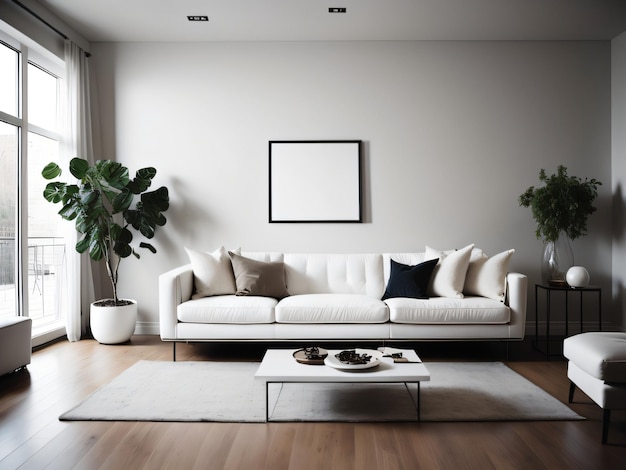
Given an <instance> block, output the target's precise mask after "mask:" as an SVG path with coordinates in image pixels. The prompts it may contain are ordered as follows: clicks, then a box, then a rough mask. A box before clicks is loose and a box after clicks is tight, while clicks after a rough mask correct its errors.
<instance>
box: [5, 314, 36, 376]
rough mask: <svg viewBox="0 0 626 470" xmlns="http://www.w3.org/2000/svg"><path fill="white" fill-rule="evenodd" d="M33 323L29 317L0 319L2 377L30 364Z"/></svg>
mask: <svg viewBox="0 0 626 470" xmlns="http://www.w3.org/2000/svg"><path fill="white" fill-rule="evenodd" d="M32 323H33V321H32V320H31V319H30V318H27V317H9V318H5V319H0V375H4V374H8V373H9V372H13V371H14V370H16V369H19V368H21V367H24V366H25V365H26V364H30V355H31V351H32V347H31V329H32Z"/></svg>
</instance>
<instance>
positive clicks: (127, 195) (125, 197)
mask: <svg viewBox="0 0 626 470" xmlns="http://www.w3.org/2000/svg"><path fill="white" fill-rule="evenodd" d="M134 197H135V195H134V194H133V193H132V192H130V191H128V190H127V189H124V190H123V191H122V192H121V193H119V194H118V195H117V196H115V199H113V213H114V214H117V213H120V212H124V211H125V210H126V209H128V208H129V207H130V205H131V203H132V202H133V199H134Z"/></svg>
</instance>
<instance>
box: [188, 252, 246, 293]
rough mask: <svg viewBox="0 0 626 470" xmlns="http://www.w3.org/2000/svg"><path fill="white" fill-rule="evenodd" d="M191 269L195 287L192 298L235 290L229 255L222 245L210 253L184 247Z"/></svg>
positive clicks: (233, 291)
mask: <svg viewBox="0 0 626 470" xmlns="http://www.w3.org/2000/svg"><path fill="white" fill-rule="evenodd" d="M185 251H187V256H189V260H190V262H191V268H192V269H193V282H194V286H195V288H196V291H195V293H194V294H193V295H192V297H191V298H192V299H200V298H202V297H210V296H213V295H227V294H231V295H232V294H234V293H235V291H236V290H237V287H236V285H235V275H234V274H233V267H232V265H231V263H230V256H228V252H227V251H226V250H225V249H224V247H220V248H219V249H217V250H215V251H214V252H212V253H209V252H204V251H197V250H192V249H191V248H185Z"/></svg>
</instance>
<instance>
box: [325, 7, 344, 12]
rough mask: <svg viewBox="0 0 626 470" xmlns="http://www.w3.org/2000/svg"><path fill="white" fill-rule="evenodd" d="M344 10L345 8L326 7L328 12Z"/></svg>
mask: <svg viewBox="0 0 626 470" xmlns="http://www.w3.org/2000/svg"><path fill="white" fill-rule="evenodd" d="M345 12H346V9H345V8H337V7H331V8H329V9H328V13H345Z"/></svg>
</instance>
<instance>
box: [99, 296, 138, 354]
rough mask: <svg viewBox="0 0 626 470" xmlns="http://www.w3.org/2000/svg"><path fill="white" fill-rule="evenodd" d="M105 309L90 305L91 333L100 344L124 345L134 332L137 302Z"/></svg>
mask: <svg viewBox="0 0 626 470" xmlns="http://www.w3.org/2000/svg"><path fill="white" fill-rule="evenodd" d="M131 302H132V303H131V304H129V305H122V306H115V307H106V306H99V305H96V303H97V302H94V303H92V304H91V333H92V334H93V337H94V338H95V339H96V341H98V342H99V343H102V344H119V343H125V342H126V341H128V340H129V339H130V337H131V336H132V334H133V333H134V332H135V325H136V324H137V302H136V301H134V300H131Z"/></svg>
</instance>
